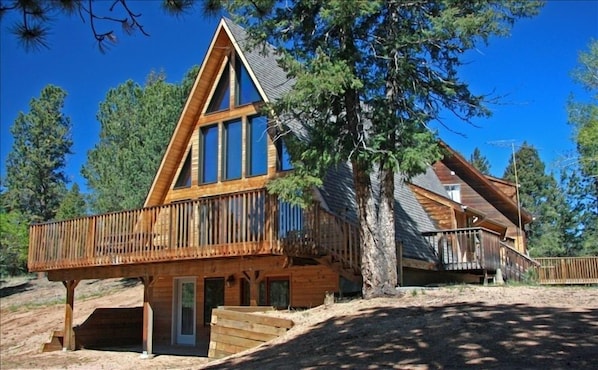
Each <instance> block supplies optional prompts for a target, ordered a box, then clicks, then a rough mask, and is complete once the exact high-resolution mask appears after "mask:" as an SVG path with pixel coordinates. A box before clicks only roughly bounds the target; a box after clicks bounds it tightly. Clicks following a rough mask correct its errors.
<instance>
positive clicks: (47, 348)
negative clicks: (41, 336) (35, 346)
mask: <svg viewBox="0 0 598 370" xmlns="http://www.w3.org/2000/svg"><path fill="white" fill-rule="evenodd" d="M63 340H64V330H54V331H52V335H51V336H50V341H49V342H48V343H44V344H43V345H42V352H53V351H62V343H63Z"/></svg>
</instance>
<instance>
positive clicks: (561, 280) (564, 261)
mask: <svg viewBox="0 0 598 370" xmlns="http://www.w3.org/2000/svg"><path fill="white" fill-rule="evenodd" d="M536 261H538V262H539V263H540V266H539V267H538V269H537V271H538V282H539V283H540V284H545V285H550V284H598V256H595V257H542V258H536Z"/></svg>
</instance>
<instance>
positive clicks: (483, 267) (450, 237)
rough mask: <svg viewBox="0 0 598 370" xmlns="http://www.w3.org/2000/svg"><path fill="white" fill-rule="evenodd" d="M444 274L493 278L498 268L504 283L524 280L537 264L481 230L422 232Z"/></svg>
mask: <svg viewBox="0 0 598 370" xmlns="http://www.w3.org/2000/svg"><path fill="white" fill-rule="evenodd" d="M423 235H424V237H425V238H426V239H427V240H428V242H429V243H430V246H431V247H432V248H433V249H434V253H435V254H436V255H437V256H438V260H439V263H440V268H441V269H442V270H445V271H452V272H463V273H473V274H478V275H480V276H486V277H488V276H490V277H491V276H493V275H495V274H496V273H497V271H498V270H499V269H500V271H501V274H502V276H503V278H504V279H506V280H516V281H520V280H523V278H524V277H525V274H526V272H527V271H528V270H529V269H530V268H535V267H537V266H538V263H537V262H536V261H534V260H533V259H531V258H529V257H528V256H526V255H524V254H522V253H520V252H519V251H517V250H516V249H515V248H513V247H512V246H510V245H508V244H507V243H505V242H504V241H503V240H501V238H500V235H499V234H497V233H495V232H493V231H491V230H487V229H484V228H464V229H453V230H435V231H430V232H425V233H423Z"/></svg>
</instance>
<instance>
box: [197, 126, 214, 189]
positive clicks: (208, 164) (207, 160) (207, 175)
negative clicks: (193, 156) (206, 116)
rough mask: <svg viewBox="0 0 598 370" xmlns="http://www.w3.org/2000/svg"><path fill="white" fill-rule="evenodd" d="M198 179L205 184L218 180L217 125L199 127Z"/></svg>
mask: <svg viewBox="0 0 598 370" xmlns="http://www.w3.org/2000/svg"><path fill="white" fill-rule="evenodd" d="M201 144H202V145H201V146H202V150H201V161H200V163H201V168H200V174H201V175H200V179H201V182H202V183H204V184H206V183H210V182H216V181H218V125H213V126H208V127H203V128H202V129H201Z"/></svg>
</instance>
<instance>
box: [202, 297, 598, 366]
mask: <svg viewBox="0 0 598 370" xmlns="http://www.w3.org/2000/svg"><path fill="white" fill-rule="evenodd" d="M597 354H598V308H596V309H590V310H581V309H580V310H579V311H578V312H571V311H567V310H559V309H555V308H543V307H532V306H527V305H523V304H515V305H487V304H484V303H463V304H452V305H446V306H431V307H407V308H388V307H379V308H374V309H368V310H362V311H361V315H360V316H346V317H335V318H333V319H330V320H328V321H324V322H322V323H321V324H319V325H317V326H316V327H315V328H314V329H313V330H311V331H310V332H308V333H306V334H304V335H301V336H299V337H296V338H294V339H292V340H290V341H288V342H285V343H283V344H278V345H274V344H273V345H270V346H267V347H264V348H263V349H261V350H259V351H257V352H254V353H250V354H248V355H246V356H243V357H240V358H231V359H229V360H228V361H226V362H224V363H219V364H214V365H212V366H207V367H206V368H208V369H229V368H246V369H257V368H259V369H296V368H393V367H394V368H420V367H421V368H431V369H461V368H474V367H475V368H499V369H514V368H518V369H542V368H544V369H559V368H571V369H589V368H593V369H595V368H596V361H597V357H596V356H597Z"/></svg>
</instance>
